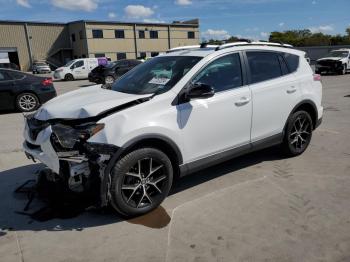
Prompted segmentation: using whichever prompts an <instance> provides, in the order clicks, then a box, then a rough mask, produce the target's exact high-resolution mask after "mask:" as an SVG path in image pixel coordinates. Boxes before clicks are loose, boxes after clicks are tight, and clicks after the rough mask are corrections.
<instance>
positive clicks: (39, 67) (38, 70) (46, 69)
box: [33, 62, 51, 74]
mask: <svg viewBox="0 0 350 262" xmlns="http://www.w3.org/2000/svg"><path fill="white" fill-rule="evenodd" d="M47 73H51V68H50V66H49V65H48V64H46V63H45V62H35V63H34V64H33V74H47Z"/></svg>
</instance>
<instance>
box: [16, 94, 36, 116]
mask: <svg viewBox="0 0 350 262" xmlns="http://www.w3.org/2000/svg"><path fill="white" fill-rule="evenodd" d="M16 106H17V109H18V110H20V111H21V112H31V111H34V110H35V109H37V108H38V106H39V99H38V97H37V96H36V95H34V94H32V93H23V94H20V95H18V96H17V99H16Z"/></svg>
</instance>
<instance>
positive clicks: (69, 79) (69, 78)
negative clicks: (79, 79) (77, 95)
mask: <svg viewBox="0 0 350 262" xmlns="http://www.w3.org/2000/svg"><path fill="white" fill-rule="evenodd" d="M64 80H66V81H73V80H74V76H73V75H72V74H66V75H65V76H64Z"/></svg>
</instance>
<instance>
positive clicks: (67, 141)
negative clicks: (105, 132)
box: [52, 124, 105, 148]
mask: <svg viewBox="0 0 350 262" xmlns="http://www.w3.org/2000/svg"><path fill="white" fill-rule="evenodd" d="M104 127H105V125H104V124H84V125H80V126H76V127H75V128H73V127H70V126H66V125H62V124H57V125H54V126H52V131H53V133H54V134H55V135H56V136H57V138H58V140H59V142H60V144H61V145H62V146H63V147H65V148H73V147H74V145H75V144H76V143H77V142H79V141H86V140H88V139H89V138H90V137H92V136H93V135H95V134H97V133H98V132H100V131H101V130H102V129H103V128H104Z"/></svg>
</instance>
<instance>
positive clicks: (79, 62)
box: [70, 61, 84, 69]
mask: <svg viewBox="0 0 350 262" xmlns="http://www.w3.org/2000/svg"><path fill="white" fill-rule="evenodd" d="M82 66H84V61H78V62H75V63H74V64H73V65H72V66H71V67H70V69H74V68H78V67H82Z"/></svg>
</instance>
